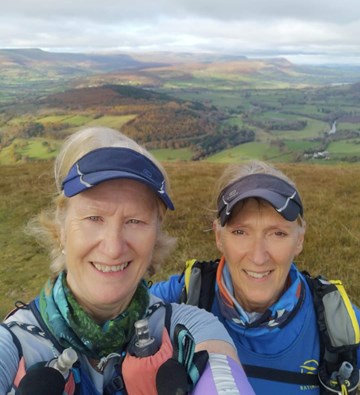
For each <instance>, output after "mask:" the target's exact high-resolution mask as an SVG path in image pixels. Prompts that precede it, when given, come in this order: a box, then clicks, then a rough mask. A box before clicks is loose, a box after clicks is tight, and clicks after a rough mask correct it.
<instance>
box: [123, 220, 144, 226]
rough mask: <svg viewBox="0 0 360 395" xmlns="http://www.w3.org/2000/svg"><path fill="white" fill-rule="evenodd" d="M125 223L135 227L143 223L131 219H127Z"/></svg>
mask: <svg viewBox="0 0 360 395" xmlns="http://www.w3.org/2000/svg"><path fill="white" fill-rule="evenodd" d="M127 223H128V224H131V225H137V224H141V223H143V221H141V220H139V219H136V218H131V219H129V220H128V221H127Z"/></svg>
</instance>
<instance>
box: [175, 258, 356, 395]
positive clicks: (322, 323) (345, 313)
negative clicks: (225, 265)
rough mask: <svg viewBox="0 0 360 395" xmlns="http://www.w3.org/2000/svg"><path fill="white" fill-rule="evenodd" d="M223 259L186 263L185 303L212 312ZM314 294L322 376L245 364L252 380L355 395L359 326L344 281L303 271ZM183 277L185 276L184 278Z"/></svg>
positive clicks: (183, 293) (182, 295) (182, 296)
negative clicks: (217, 273) (311, 274)
mask: <svg viewBox="0 0 360 395" xmlns="http://www.w3.org/2000/svg"><path fill="white" fill-rule="evenodd" d="M219 262H220V260H215V261H197V260H196V259H192V260H189V261H187V262H186V265H185V269H184V272H183V276H184V280H185V286H184V288H183V290H182V293H181V296H180V300H179V302H181V303H187V304H191V305H194V306H198V307H200V308H204V309H206V310H208V311H210V312H211V307H212V304H213V301H214V297H215V283H216V271H217V267H218V265H219ZM303 275H304V277H305V279H306V282H307V284H308V285H309V288H310V290H311V292H312V295H313V301H314V308H315V312H316V316H317V324H318V329H319V334H320V361H319V367H318V375H314V374H305V373H300V372H290V371H286V370H280V369H272V368H265V367H261V366H254V365H246V364H243V367H244V369H245V372H246V374H247V375H248V376H249V377H256V378H262V379H266V380H271V381H279V382H286V383H291V384H299V385H309V386H310V385H316V386H319V387H320V394H322V395H325V394H341V395H345V394H348V395H355V393H356V389H357V388H358V387H359V381H360V379H359V367H358V366H357V353H358V350H359V345H360V331H359V323H358V321H357V318H356V315H355V311H354V309H353V307H352V304H351V302H350V300H349V297H348V295H347V293H346V291H345V289H344V287H343V285H342V283H341V281H327V280H326V279H325V278H323V277H321V276H319V277H316V278H314V277H312V276H310V274H309V273H307V272H303ZM180 278H182V276H181V277H180Z"/></svg>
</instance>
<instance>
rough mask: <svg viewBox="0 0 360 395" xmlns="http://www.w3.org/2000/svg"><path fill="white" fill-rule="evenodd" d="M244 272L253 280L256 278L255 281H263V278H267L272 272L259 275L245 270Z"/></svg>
mask: <svg viewBox="0 0 360 395" xmlns="http://www.w3.org/2000/svg"><path fill="white" fill-rule="evenodd" d="M244 272H245V273H246V274H247V275H248V276H249V277H252V278H255V279H257V280H260V279H262V278H265V277H267V276H268V275H269V274H270V273H271V272H272V271H271V270H269V271H267V272H262V273H258V272H252V271H249V270H244Z"/></svg>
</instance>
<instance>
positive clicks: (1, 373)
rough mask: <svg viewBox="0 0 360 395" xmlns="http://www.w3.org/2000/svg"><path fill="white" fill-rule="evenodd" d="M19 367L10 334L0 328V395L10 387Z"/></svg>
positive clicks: (17, 356)
mask: <svg viewBox="0 0 360 395" xmlns="http://www.w3.org/2000/svg"><path fill="white" fill-rule="evenodd" d="M18 365H19V355H18V351H17V348H16V346H15V344H14V342H13V339H12V336H11V333H10V332H9V331H8V330H7V329H5V328H4V327H3V326H0V394H6V393H7V391H8V390H9V388H10V387H11V385H12V383H13V381H14V378H15V375H16V372H17V370H18Z"/></svg>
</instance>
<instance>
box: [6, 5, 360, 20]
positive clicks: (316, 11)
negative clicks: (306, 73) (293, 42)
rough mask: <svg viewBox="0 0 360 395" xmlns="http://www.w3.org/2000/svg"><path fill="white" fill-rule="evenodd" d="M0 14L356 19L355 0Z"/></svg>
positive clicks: (32, 9) (9, 8) (359, 12)
mask: <svg viewBox="0 0 360 395" xmlns="http://www.w3.org/2000/svg"><path fill="white" fill-rule="evenodd" d="M2 14H3V15H9V16H10V15H24V16H27V17H39V16H46V17H47V18H49V19H51V20H53V19H62V18H71V17H72V16H74V15H76V17H77V18H78V19H91V20H93V21H98V22H99V23H101V21H116V20H118V21H121V20H133V19H134V20H138V19H142V20H153V19H154V18H155V19H156V17H157V16H166V17H176V18H184V17H187V16H196V17H200V18H212V19H221V20H247V19H255V20H267V19H279V18H290V19H306V20H323V21H328V22H335V21H337V22H340V23H345V22H348V21H353V20H356V19H358V18H359V17H360V8H359V6H358V0H342V1H340V0H334V1H329V0H316V1H314V0H303V1H300V0H299V1H294V0H291V1H289V0H272V1H269V0H223V1H217V0H213V1H209V0H196V1H194V0H172V1H168V0H153V1H148V0H133V1H128V0H126V1H125V0H103V1H101V2H99V1H98V0H76V1H73V0H72V1H70V0H63V1H54V0H47V1H46V0H30V1H27V0H16V1H10V2H6V4H4V5H2Z"/></svg>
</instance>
